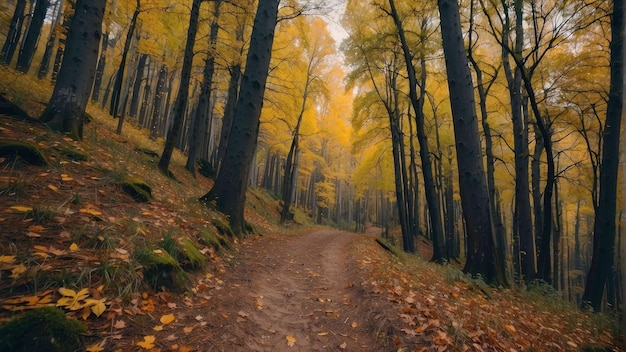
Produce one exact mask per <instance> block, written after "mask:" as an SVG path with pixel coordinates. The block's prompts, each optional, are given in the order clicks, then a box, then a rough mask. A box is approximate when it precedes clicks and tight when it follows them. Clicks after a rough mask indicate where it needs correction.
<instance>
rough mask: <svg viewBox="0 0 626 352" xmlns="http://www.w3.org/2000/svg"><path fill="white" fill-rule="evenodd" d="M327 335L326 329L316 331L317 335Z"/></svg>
mask: <svg viewBox="0 0 626 352" xmlns="http://www.w3.org/2000/svg"><path fill="white" fill-rule="evenodd" d="M326 335H328V331H322V332H318V333H317V336H326Z"/></svg>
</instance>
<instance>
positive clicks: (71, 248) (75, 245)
mask: <svg viewBox="0 0 626 352" xmlns="http://www.w3.org/2000/svg"><path fill="white" fill-rule="evenodd" d="M79 249H80V248H79V247H78V245H77V244H76V243H74V242H72V244H71V245H70V251H72V252H76V251H77V250H79Z"/></svg>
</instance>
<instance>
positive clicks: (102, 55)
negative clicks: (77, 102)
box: [91, 32, 109, 103]
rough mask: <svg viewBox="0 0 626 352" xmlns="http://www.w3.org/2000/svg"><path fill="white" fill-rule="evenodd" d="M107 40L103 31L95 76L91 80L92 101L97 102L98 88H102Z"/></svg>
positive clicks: (107, 37)
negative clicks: (92, 80)
mask: <svg viewBox="0 0 626 352" xmlns="http://www.w3.org/2000/svg"><path fill="white" fill-rule="evenodd" d="M108 41H109V33H108V32H107V33H105V34H104V37H103V38H102V48H101V49H100V58H99V59H98V65H97V66H96V77H95V78H94V82H93V90H92V91H91V101H92V102H93V103H96V102H98V100H99V99H100V89H101V88H102V77H103V76H104V68H105V67H106V58H107V56H106V52H107V45H108Z"/></svg>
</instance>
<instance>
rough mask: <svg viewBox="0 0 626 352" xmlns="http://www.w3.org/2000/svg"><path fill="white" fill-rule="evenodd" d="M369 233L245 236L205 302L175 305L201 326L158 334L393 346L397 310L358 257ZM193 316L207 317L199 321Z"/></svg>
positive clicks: (229, 342) (234, 341) (256, 345)
mask: <svg viewBox="0 0 626 352" xmlns="http://www.w3.org/2000/svg"><path fill="white" fill-rule="evenodd" d="M369 240H371V238H370V237H369V236H364V235H357V234H352V233H347V232H342V231H337V230H328V229H315V230H308V231H306V232H304V233H302V234H291V235H266V236H262V237H255V238H253V239H250V240H246V241H244V242H243V243H242V244H241V246H240V252H239V253H238V254H237V255H236V256H235V257H234V258H233V260H232V264H231V265H230V266H228V267H226V268H225V270H222V271H221V272H220V273H218V274H216V276H215V277H212V278H211V280H212V282H214V283H215V284H214V285H211V289H210V290H209V293H208V294H206V295H204V297H205V301H204V302H203V303H202V302H200V303H197V304H193V305H191V306H189V305H188V306H183V307H179V308H176V309H173V310H171V311H170V312H171V313H173V314H175V316H176V317H177V322H176V324H182V325H185V326H187V327H190V326H191V327H192V326H193V325H194V324H195V325H196V326H197V328H194V329H193V330H192V331H191V332H189V333H188V334H186V335H185V334H184V333H181V331H180V329H178V328H177V327H176V326H174V325H173V324H172V326H171V327H169V326H166V329H169V332H166V331H161V332H160V333H159V334H160V335H163V336H164V337H161V338H159V337H157V341H161V342H160V343H158V342H157V346H159V347H162V348H164V349H165V350H167V349H175V348H172V346H174V347H178V346H176V345H177V344H180V345H181V346H182V345H184V346H186V348H190V349H191V350H194V351H196V350H198V351H322V350H324V351H387V350H389V351H395V348H393V347H392V346H390V345H389V341H388V338H387V336H388V333H387V331H386V329H387V328H386V326H387V317H386V315H385V314H384V312H385V311H389V312H391V311H392V310H391V309H389V305H390V303H389V302H388V301H386V300H384V299H383V298H382V297H380V296H379V295H375V294H373V293H372V291H371V290H369V289H368V288H367V285H365V284H364V283H363V282H364V281H363V280H364V278H365V277H366V273H365V272H364V271H365V270H366V269H361V268H359V265H358V264H357V261H356V260H355V258H354V254H355V251H354V248H355V245H356V244H357V243H359V241H369ZM362 283H363V284H362ZM165 313H167V312H165ZM154 315H156V316H158V315H159V314H158V313H157V312H155V313H154ZM194 317H195V320H197V321H206V322H207V323H206V324H198V323H197V321H194ZM185 322H187V323H185ZM182 325H181V327H182ZM132 330H134V333H135V334H137V335H138V336H141V335H142V334H143V335H148V334H152V335H154V334H155V333H154V331H151V328H147V329H146V331H145V333H142V332H141V331H139V330H140V329H139V330H138V329H137V327H134V328H133V329H132ZM173 331H175V332H176V333H175V334H172V332H173ZM159 334H157V336H159ZM181 335H182V336H181ZM181 337H182V338H181ZM124 340H125V342H126V343H127V342H129V341H128V340H127V339H126V338H125V339H124ZM167 341H169V343H168V342H167ZM120 342H122V341H120ZM120 347H121V346H120ZM126 347H129V346H128V345H126Z"/></svg>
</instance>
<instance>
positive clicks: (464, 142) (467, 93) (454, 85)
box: [438, 0, 507, 285]
mask: <svg viewBox="0 0 626 352" xmlns="http://www.w3.org/2000/svg"><path fill="white" fill-rule="evenodd" d="M438 7H439V13H440V17H441V33H442V39H443V50H444V55H445V58H446V70H447V75H448V89H449V90H450V104H451V107H452V117H453V123H454V135H455V140H456V151H457V153H456V154H457V163H458V168H459V190H460V194H461V203H462V206H463V214H464V218H465V224H466V228H467V261H466V263H465V267H464V271H465V272H468V273H471V274H473V275H478V274H480V275H481V276H482V277H483V278H484V279H485V280H486V281H487V282H494V283H497V284H503V285H506V284H507V282H506V278H505V275H504V269H503V268H504V263H499V260H498V256H497V255H496V252H497V251H496V248H495V246H496V243H495V234H494V230H493V225H492V222H491V211H490V209H489V193H488V190H487V183H486V180H485V171H484V168H483V163H482V156H481V155H482V150H481V146H480V139H479V135H478V121H477V117H476V106H475V104H474V85H473V83H472V75H471V73H470V71H469V67H468V62H467V56H466V52H465V47H464V43H463V35H462V32H461V19H460V14H459V6H458V3H457V1H456V0H438Z"/></svg>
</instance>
